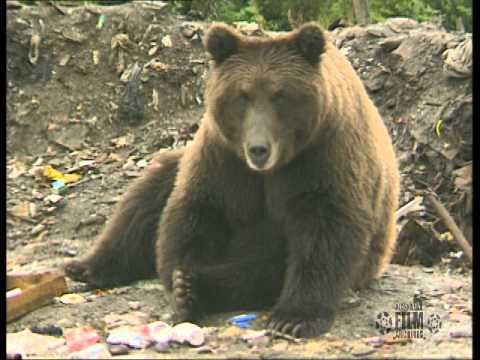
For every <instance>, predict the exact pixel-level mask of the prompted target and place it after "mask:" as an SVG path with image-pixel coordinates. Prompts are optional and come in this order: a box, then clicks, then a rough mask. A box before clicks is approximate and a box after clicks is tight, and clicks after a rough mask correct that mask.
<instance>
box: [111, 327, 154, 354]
mask: <svg viewBox="0 0 480 360" xmlns="http://www.w3.org/2000/svg"><path fill="white" fill-rule="evenodd" d="M107 343H108V344H110V345H127V346H128V347H131V348H134V349H144V348H146V347H147V346H149V345H150V344H151V343H152V340H151V339H150V337H149V336H148V334H142V333H141V330H140V328H139V327H122V328H118V329H115V330H112V331H111V332H110V333H109V335H108V337H107Z"/></svg>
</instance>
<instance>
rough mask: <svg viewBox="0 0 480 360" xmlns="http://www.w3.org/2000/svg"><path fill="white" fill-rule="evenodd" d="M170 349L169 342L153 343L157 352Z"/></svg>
mask: <svg viewBox="0 0 480 360" xmlns="http://www.w3.org/2000/svg"><path fill="white" fill-rule="evenodd" d="M169 349H170V344H169V343H157V344H155V351H156V352H159V353H164V352H167V351H168V350H169Z"/></svg>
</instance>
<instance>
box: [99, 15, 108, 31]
mask: <svg viewBox="0 0 480 360" xmlns="http://www.w3.org/2000/svg"><path fill="white" fill-rule="evenodd" d="M105 19H106V16H105V15H104V14H102V15H100V16H99V18H98V22H97V29H99V30H100V29H101V28H103V25H104V24H105Z"/></svg>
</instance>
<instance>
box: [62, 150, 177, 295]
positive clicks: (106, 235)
mask: <svg viewBox="0 0 480 360" xmlns="http://www.w3.org/2000/svg"><path fill="white" fill-rule="evenodd" d="M182 154H183V150H176V151H171V152H167V153H162V154H160V155H157V157H156V159H155V161H154V162H153V163H152V165H151V166H150V167H149V168H148V169H147V170H146V172H145V174H144V175H143V176H142V177H141V178H140V179H138V180H137V181H136V182H135V183H134V184H133V185H132V186H131V187H130V189H129V190H128V191H127V193H126V194H125V196H124V198H123V199H122V200H121V202H120V203H119V204H118V205H117V207H116V209H115V211H114V213H113V218H112V219H111V220H110V222H109V223H108V224H107V227H106V229H105V230H104V231H103V233H102V234H101V236H100V237H99V239H98V240H97V241H96V244H95V246H94V248H93V249H92V251H91V252H90V253H89V254H88V255H87V256H85V257H84V258H83V259H80V260H73V261H71V262H69V263H67V264H65V266H64V270H65V272H66V274H67V275H68V276H70V277H71V278H72V279H74V280H78V281H83V282H87V283H88V284H90V285H92V286H96V287H106V286H118V285H122V284H126V283H129V282H131V281H134V280H139V279H143V278H148V277H151V276H154V275H155V240H156V233H157V226H158V222H159V219H160V215H161V212H162V210H163V207H164V206H165V203H166V201H167V199H168V197H169V195H170V193H171V190H172V188H173V183H174V181H175V177H176V173H177V166H178V161H179V159H180V157H181V156H182Z"/></svg>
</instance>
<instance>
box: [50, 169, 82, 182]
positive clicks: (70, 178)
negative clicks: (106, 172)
mask: <svg viewBox="0 0 480 360" xmlns="http://www.w3.org/2000/svg"><path fill="white" fill-rule="evenodd" d="M42 175H43V176H44V177H46V178H47V179H50V180H54V181H56V180H61V181H63V183H64V184H68V183H74V182H77V181H79V180H80V178H81V176H80V175H79V174H62V173H61V172H60V171H58V170H55V169H54V168H53V167H52V166H50V165H48V166H46V167H45V169H43V172H42Z"/></svg>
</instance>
